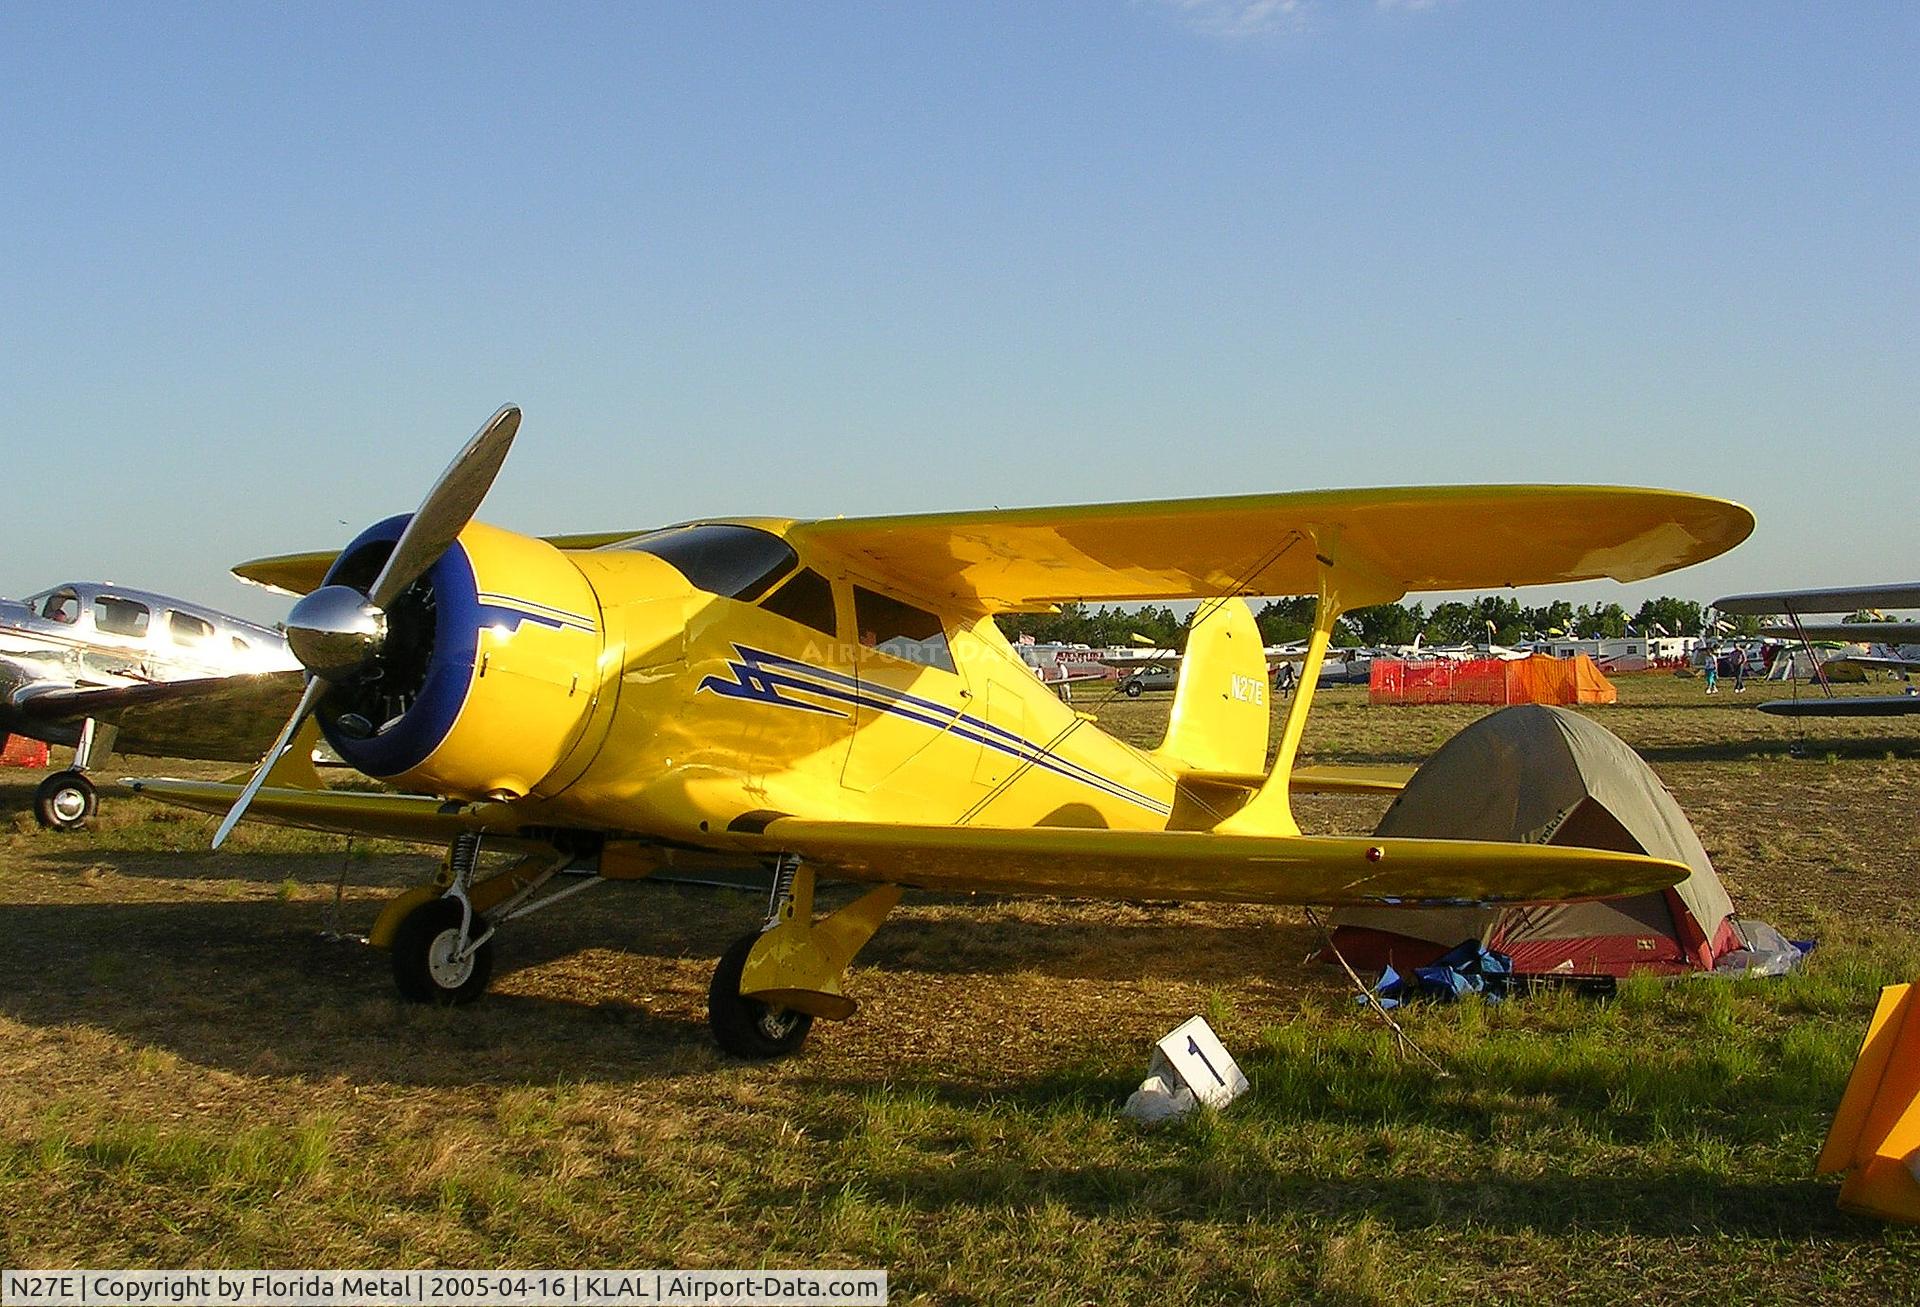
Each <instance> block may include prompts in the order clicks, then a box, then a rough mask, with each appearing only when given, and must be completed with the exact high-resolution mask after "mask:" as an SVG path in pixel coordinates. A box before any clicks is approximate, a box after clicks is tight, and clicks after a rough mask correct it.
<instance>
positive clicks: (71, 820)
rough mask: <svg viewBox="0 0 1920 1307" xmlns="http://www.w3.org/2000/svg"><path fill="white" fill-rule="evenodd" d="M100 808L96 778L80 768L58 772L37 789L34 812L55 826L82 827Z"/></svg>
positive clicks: (77, 828)
mask: <svg viewBox="0 0 1920 1307" xmlns="http://www.w3.org/2000/svg"><path fill="white" fill-rule="evenodd" d="M99 810H100V796H99V795H98V794H97V793H96V792H95V790H94V788H93V782H92V781H90V780H88V779H87V778H86V776H85V775H84V774H82V773H80V772H77V771H61V772H55V773H54V774H53V775H51V776H49V777H47V779H45V780H44V781H41V782H40V788H39V789H37V790H35V791H34V792H33V815H34V818H35V820H37V821H38V822H39V823H40V824H41V825H42V826H45V827H47V828H49V829H51V830H79V829H80V828H81V827H82V826H84V825H86V824H87V821H88V819H89V818H91V817H92V816H93V815H94V813H96V812H98V811H99Z"/></svg>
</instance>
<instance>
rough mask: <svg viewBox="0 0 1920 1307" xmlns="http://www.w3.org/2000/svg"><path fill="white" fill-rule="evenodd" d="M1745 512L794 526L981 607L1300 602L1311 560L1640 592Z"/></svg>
mask: <svg viewBox="0 0 1920 1307" xmlns="http://www.w3.org/2000/svg"><path fill="white" fill-rule="evenodd" d="M1752 530H1753V515H1752V514H1751V513H1749V512H1748V511H1747V510H1746V509H1744V508H1742V507H1741V506H1740V505H1738V504H1732V503H1728V502H1726V501H1725V500H1719V499H1708V498H1705V497H1702V496H1699V495H1688V494H1681V493H1678V492H1675V491H1666V490H1635V489H1627V488H1621V487H1612V486H1407V487H1395V488H1391V489H1384V490H1319V491H1304V492H1299V493H1294V494H1278V495H1239V496H1233V497H1230V498H1221V499H1170V500H1160V501H1155V502H1148V503H1134V504H1088V505H1081V506H1077V507H1069V508H1027V509H1016V510H1011V511H1002V510H998V509H996V510H993V511H989V512H974V513H932V514H923V515H918V516H910V517H870V518H835V519H831V520H827V521H818V522H803V523H797V524H795V525H794V526H793V527H792V528H791V529H790V530H789V532H788V538H789V539H791V540H794V541H796V542H805V543H806V544H807V545H809V546H812V547H813V548H816V549H820V550H824V551H827V552H830V553H833V554H836V555H838V556H840V557H841V558H843V559H845V560H846V561H847V563H848V564H849V566H850V567H852V568H853V569H854V570H857V571H862V572H868V573H871V574H873V575H875V576H876V577H878V578H881V579H885V580H888V581H891V582H893V583H895V584H896V585H898V586H899V587H900V588H901V589H902V590H904V591H906V592H908V593H913V594H919V595H922V596H925V597H927V598H929V599H932V600H935V601H937V602H938V601H945V602H949V603H952V604H954V605H957V606H960V607H963V608H966V609H969V610H974V611H980V612H987V613H993V612H1006V611H1013V610H1019V609H1033V608H1044V607H1048V606H1050V605H1053V604H1058V603H1064V602H1067V601H1070V600H1092V601H1103V600H1144V599H1181V598H1195V597H1201V596H1206V595H1220V594H1256V595H1297V594H1313V593H1315V592H1316V591H1317V590H1318V588H1319V570H1320V568H1319V563H1318V562H1317V561H1316V558H1315V555H1316V553H1318V552H1319V551H1320V550H1321V549H1322V548H1323V547H1325V546H1324V545H1322V544H1317V543H1316V542H1322V541H1327V540H1331V539H1332V538H1334V537H1335V536H1336V535H1337V537H1338V539H1339V541H1340V546H1339V552H1340V554H1341V555H1342V557H1341V560H1340V561H1341V562H1342V563H1343V564H1345V565H1349V566H1354V567H1357V568H1359V569H1361V570H1363V571H1366V572H1370V573H1372V574H1373V575H1375V576H1376V577H1379V578H1381V579H1383V580H1385V581H1389V582H1391V583H1393V584H1394V585H1397V586H1398V587H1399V588H1400V590H1401V592H1402V593H1405V592H1407V591H1413V590H1466V589H1472V588H1475V587H1479V586H1516V585H1538V584H1543V583H1547V582H1562V581H1585V580H1591V579H1593V578H1595V577H1602V576H1610V577H1613V578H1614V579H1616V580H1620V581H1638V580H1642V579H1644V578H1646V577H1650V576H1657V575H1659V574H1660V573H1662V572H1666V571H1670V570H1672V569H1673V568H1676V567H1684V566H1686V565H1687V564H1689V563H1697V562H1700V561H1701V560H1703V559H1707V558H1712V557H1713V556H1714V555H1716V554H1719V553H1722V552H1724V551H1725V550H1728V549H1731V548H1732V547H1733V546H1734V545H1736V544H1739V543H1740V541H1742V540H1744V539H1746V537H1747V535H1748V533H1749V532H1751V531H1752Z"/></svg>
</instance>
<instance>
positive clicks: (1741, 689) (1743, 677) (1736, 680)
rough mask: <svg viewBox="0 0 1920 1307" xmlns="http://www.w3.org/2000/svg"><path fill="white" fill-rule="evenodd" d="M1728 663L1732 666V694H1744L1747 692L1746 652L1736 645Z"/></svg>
mask: <svg viewBox="0 0 1920 1307" xmlns="http://www.w3.org/2000/svg"><path fill="white" fill-rule="evenodd" d="M1729 661H1730V662H1731V663H1732V664H1733V692H1734V693H1735V694H1745V693H1746V692H1747V651H1746V650H1745V649H1743V648H1741V647H1740V646H1739V645H1737V644H1736V645H1735V646H1733V656H1732V657H1731V658H1730V659H1729Z"/></svg>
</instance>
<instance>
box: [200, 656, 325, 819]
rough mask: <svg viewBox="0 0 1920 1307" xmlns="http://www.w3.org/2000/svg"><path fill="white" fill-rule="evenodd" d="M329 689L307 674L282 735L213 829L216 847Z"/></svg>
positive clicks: (244, 810)
mask: <svg viewBox="0 0 1920 1307" xmlns="http://www.w3.org/2000/svg"><path fill="white" fill-rule="evenodd" d="M326 692H327V683H326V682H325V681H323V680H321V679H320V678H319V677H317V676H312V677H308V678H307V692H306V693H305V694H303V695H301V696H300V706H299V707H297V708H295V709H294V710H293V716H291V717H289V718H287V724H286V726H285V727H283V728H282V729H281V731H280V738H279V739H277V740H275V741H274V742H273V747H272V748H271V749H268V750H267V754H266V757H264V758H262V759H261V760H260V769H259V770H258V771H256V772H254V774H253V779H252V780H250V781H248V782H247V788H246V789H244V790H242V791H240V797H239V798H238V799H236V800H235V801H234V804H233V807H231V808H229V809H228V810H227V815H226V817H225V819H224V820H222V821H221V823H220V829H219V830H217V831H215V832H214V836H213V847H214V848H216V849H217V848H219V847H220V846H221V845H222V844H225V843H226V842H227V836H229V835H231V834H233V828H234V827H235V826H237V825H238V824H239V823H240V818H241V817H242V816H243V815H244V814H245V813H246V811H247V805H248V804H250V803H252V802H253V796H254V795H256V794H258V793H259V792H260V787H261V786H262V785H264V784H265V783H266V780H267V773H268V772H270V771H272V770H273V764H275V763H276V762H279V761H280V755H281V754H283V753H285V752H286V751H287V744H288V743H289V742H290V741H291V740H292V739H293V736H294V733H295V732H296V731H298V730H299V729H300V725H301V723H302V722H304V721H306V720H307V714H308V713H310V712H312V711H313V705H314V704H316V703H318V702H319V701H320V696H321V695H323V694H325V693H326Z"/></svg>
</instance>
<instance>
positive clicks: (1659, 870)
mask: <svg viewBox="0 0 1920 1307" xmlns="http://www.w3.org/2000/svg"><path fill="white" fill-rule="evenodd" d="M745 843H746V844H747V845H748V846H749V847H752V848H754V849H756V850H757V851H759V852H762V853H765V854H775V853H791V854H796V855H798V856H799V857H800V858H802V859H803V860H805V861H808V862H811V863H813V864H814V865H815V866H816V867H818V868H819V869H820V870H821V871H822V872H824V873H826V874H829V875H834V876H839V877H843V878H845V879H848V880H863V881H878V882H883V883H887V884H896V885H909V886H913V887H916V888H919V889H930V890H947V891H979V892H984V893H996V894H1041V895H1049V896H1059V897H1067V898H1123V899H1140V898H1162V899H1165V898H1171V899H1211V900H1219V901H1223V902H1234V903H1314V904H1326V905H1329V906H1336V905H1342V904H1380V903H1395V902H1402V903H1462V902H1471V903H1515V902H1518V903H1527V902H1555V901H1561V900H1566V899H1585V898H1600V897H1611V896H1614V895H1621V894H1640V893H1646V892H1648V891H1651V890H1657V889H1665V888H1667V887H1668V886H1671V885H1675V884H1678V883H1679V882H1680V881H1681V880H1683V879H1685V878H1686V876H1687V875H1688V874H1689V868H1688V867H1687V866H1686V865H1685V864H1684V863H1679V862H1669V861H1666V860H1664V859H1661V858H1649V857H1644V856H1641V855H1638V854H1630V853H1615V852H1613V851H1611V850H1603V849H1581V848H1564V847H1560V846H1548V845H1539V844H1500V843H1490V842H1482V841H1473V840H1426V839H1372V838H1367V837H1352V838H1349V837H1341V836H1325V835H1302V836H1269V835H1215V834H1212V833H1210V832H1206V831H1119V830H1085V829H1078V828H1074V829H1065V828H1058V827H1036V828H1024V829H1006V828H999V827H980V826H892V825H882V824H863V823H849V822H832V821H810V820H806V819H803V818H797V817H781V818H776V819H775V820H773V821H771V822H769V823H768V825H767V826H766V828H765V830H764V831H763V832H761V833H760V834H759V835H757V836H753V837H751V838H750V839H748V840H747V841H745Z"/></svg>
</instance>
